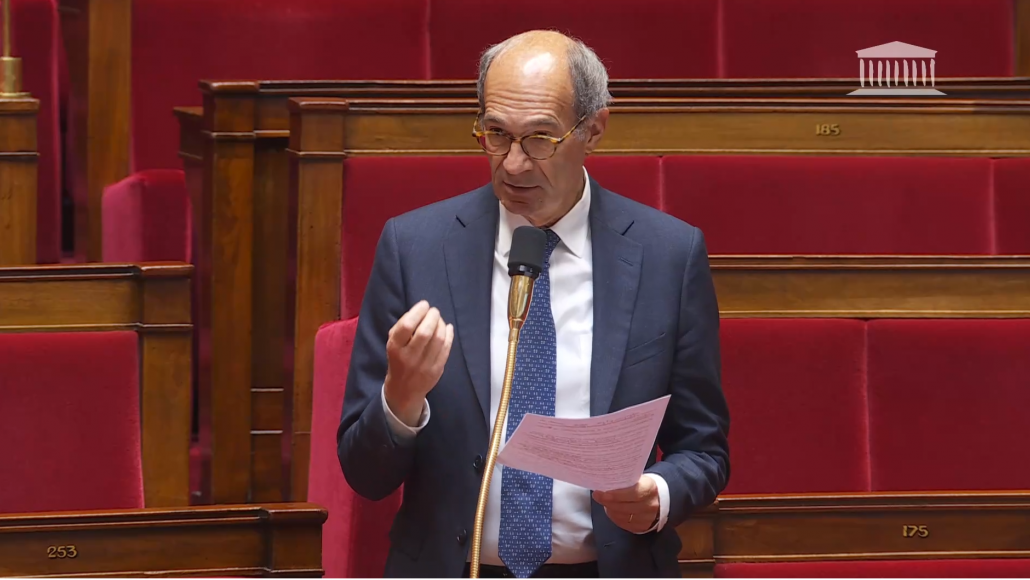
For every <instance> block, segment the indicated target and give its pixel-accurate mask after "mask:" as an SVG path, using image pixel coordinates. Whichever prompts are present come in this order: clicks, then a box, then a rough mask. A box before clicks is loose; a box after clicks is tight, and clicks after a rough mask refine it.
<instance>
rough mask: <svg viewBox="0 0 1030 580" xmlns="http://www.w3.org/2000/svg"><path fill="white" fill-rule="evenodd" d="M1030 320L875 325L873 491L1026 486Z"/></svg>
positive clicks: (1029, 478)
mask: <svg viewBox="0 0 1030 580" xmlns="http://www.w3.org/2000/svg"><path fill="white" fill-rule="evenodd" d="M1028 353H1030V320H877V321H873V322H870V323H869V387H868V388H869V432H870V463H871V472H872V488H873V490H874V491H908V490H965V489H979V490H991V489H995V490H996V489H1028V488H1030V463H1028V462H1027V461H1025V460H1024V458H1025V457H1026V445H1027V441H1030V411H1028V410H1030V388H1028V386H1030V382H1028V377H1030V356H1028Z"/></svg>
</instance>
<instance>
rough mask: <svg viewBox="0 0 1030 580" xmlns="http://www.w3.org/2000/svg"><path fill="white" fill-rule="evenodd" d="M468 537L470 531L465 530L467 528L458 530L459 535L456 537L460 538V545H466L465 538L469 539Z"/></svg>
mask: <svg viewBox="0 0 1030 580" xmlns="http://www.w3.org/2000/svg"><path fill="white" fill-rule="evenodd" d="M468 537H469V534H468V532H467V531H465V530H461V531H460V532H458V537H457V538H455V539H456V540H458V545H459V546H464V545H465V540H467V539H468Z"/></svg>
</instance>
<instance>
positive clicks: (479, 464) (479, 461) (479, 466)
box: [472, 455, 483, 471]
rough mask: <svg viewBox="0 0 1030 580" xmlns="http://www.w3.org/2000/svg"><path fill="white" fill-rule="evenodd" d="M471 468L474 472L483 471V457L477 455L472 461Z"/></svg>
mask: <svg viewBox="0 0 1030 580" xmlns="http://www.w3.org/2000/svg"><path fill="white" fill-rule="evenodd" d="M472 468H473V469H475V470H476V471H482V470H483V456H482V455H477V456H476V459H475V460H474V461H472Z"/></svg>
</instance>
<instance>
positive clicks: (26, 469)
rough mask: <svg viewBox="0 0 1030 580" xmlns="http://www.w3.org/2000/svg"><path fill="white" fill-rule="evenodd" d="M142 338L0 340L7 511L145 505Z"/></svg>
mask: <svg viewBox="0 0 1030 580" xmlns="http://www.w3.org/2000/svg"><path fill="white" fill-rule="evenodd" d="M138 349H139V344H138V338H137V335H136V333H134V332H82V333H67V334H64V333H55V334H46V333H42V334H6V333H4V334H0V369H3V371H2V372H0V472H2V473H3V476H2V477H0V512H39V511H63V510H85V509H119V508H140V507H143V475H142V466H141V458H140V419H139V417H140V405H139V388H140V385H139V376H140V374H139V355H138Z"/></svg>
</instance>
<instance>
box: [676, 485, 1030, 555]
mask: <svg viewBox="0 0 1030 580" xmlns="http://www.w3.org/2000/svg"><path fill="white" fill-rule="evenodd" d="M1027 518H1030V492H951V493H944V492H940V493H893V494H891V493H856V494H808V495H771V496H724V497H721V498H719V500H718V502H717V503H716V505H714V506H712V507H711V508H709V509H706V510H702V511H701V512H700V513H699V514H697V515H696V516H694V517H692V518H691V519H690V520H688V522H687V523H685V524H683V525H682V526H680V527H679V528H678V529H677V532H678V533H679V535H680V539H681V540H682V542H683V546H684V547H683V549H682V550H681V551H680V555H679V559H680V567H681V569H682V570H683V574H684V576H710V575H711V574H712V570H713V568H714V566H715V564H716V563H737V562H739V563H758V562H800V561H817V560H822V561H826V560H834V561H848V560H899V559H905V560H915V559H949V558H1027V557H1030V536H1028V535H1027V534H1026V525H1025V523H1026V521H1027Z"/></svg>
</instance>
